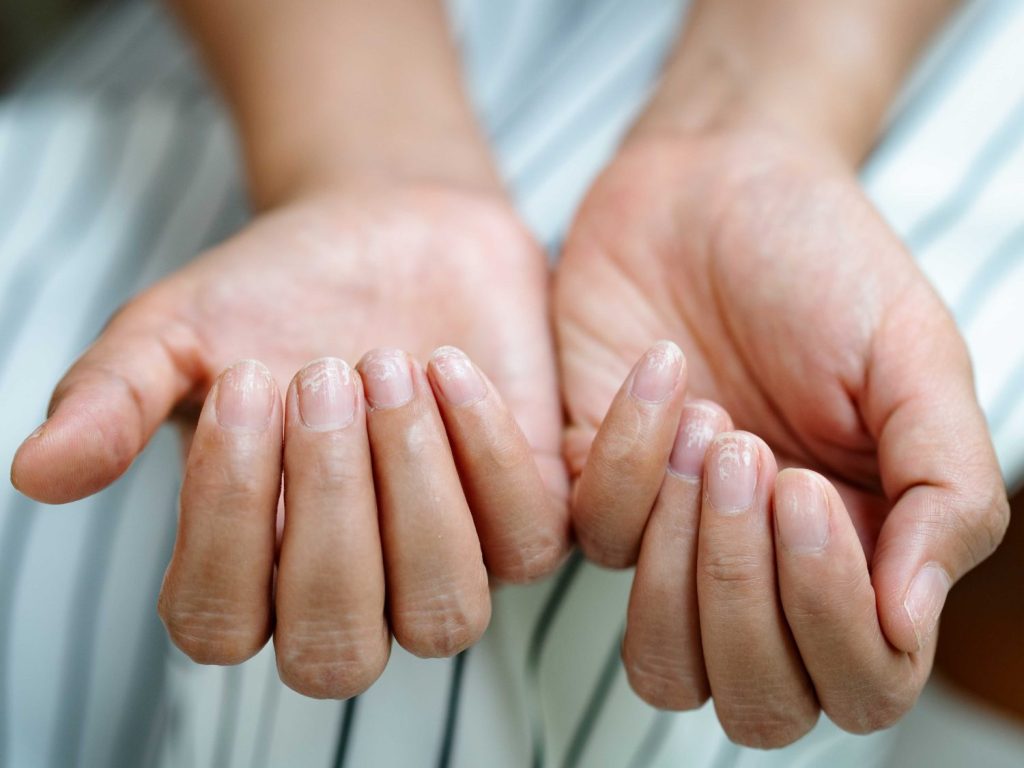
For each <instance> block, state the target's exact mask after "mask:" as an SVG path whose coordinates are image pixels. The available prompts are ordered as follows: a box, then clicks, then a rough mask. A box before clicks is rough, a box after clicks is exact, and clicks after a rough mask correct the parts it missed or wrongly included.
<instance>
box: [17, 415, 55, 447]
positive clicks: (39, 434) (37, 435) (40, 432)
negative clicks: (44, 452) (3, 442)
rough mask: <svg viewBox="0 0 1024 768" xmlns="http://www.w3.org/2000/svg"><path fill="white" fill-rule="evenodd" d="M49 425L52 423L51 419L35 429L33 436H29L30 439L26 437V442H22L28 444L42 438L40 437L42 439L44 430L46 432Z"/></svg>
mask: <svg viewBox="0 0 1024 768" xmlns="http://www.w3.org/2000/svg"><path fill="white" fill-rule="evenodd" d="M49 423H50V420H49V419H47V420H46V421H44V422H43V423H42V424H40V425H39V426H38V427H36V428H35V429H33V430H32V434H30V435H29V436H28V437H26V438H25V439H24V440H22V441H21V442H23V443H27V442H28V441H29V440H36V439H37V438H40V437H42V436H43V430H45V429H46V425H47V424H49Z"/></svg>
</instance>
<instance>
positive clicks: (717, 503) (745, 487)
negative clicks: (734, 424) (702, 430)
mask: <svg viewBox="0 0 1024 768" xmlns="http://www.w3.org/2000/svg"><path fill="white" fill-rule="evenodd" d="M709 453H710V455H711V460H710V461H709V462H708V466H707V468H706V471H705V476H706V478H707V480H706V483H707V494H708V501H710V502H711V506H712V507H714V508H715V509H716V510H717V511H719V512H741V511H743V510H745V509H747V508H749V507H750V505H751V504H753V503H754V488H755V487H756V485H757V465H758V456H757V445H756V444H755V443H754V439H753V438H752V437H751V436H750V435H747V434H744V433H742V432H734V433H730V434H728V435H725V436H720V437H718V438H716V439H715V440H714V441H712V446H711V448H710V449H709Z"/></svg>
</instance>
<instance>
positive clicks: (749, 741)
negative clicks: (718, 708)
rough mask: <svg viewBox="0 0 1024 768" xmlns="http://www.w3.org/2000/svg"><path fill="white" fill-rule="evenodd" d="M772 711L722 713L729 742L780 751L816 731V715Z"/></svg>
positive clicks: (756, 709) (763, 708)
mask: <svg viewBox="0 0 1024 768" xmlns="http://www.w3.org/2000/svg"><path fill="white" fill-rule="evenodd" d="M796 709H797V708H796V707H794V708H792V710H791V711H786V710H783V709H781V708H779V707H772V708H769V707H767V706H764V705H755V706H748V707H744V708H741V709H734V710H733V711H732V712H731V713H729V714H728V715H723V713H721V712H720V713H719V720H720V722H721V724H722V729H723V730H724V731H725V734H726V736H728V737H729V740H730V741H732V742H734V743H736V744H739V745H740V746H743V747H749V748H752V749H780V748H782V747H786V746H789V745H790V744H793V743H794V742H796V741H798V740H799V739H800V738H802V737H803V736H805V735H807V733H808V732H809V731H810V730H811V729H812V728H813V727H814V724H815V723H816V722H817V716H816V715H809V714H806V713H801V712H797V711H796Z"/></svg>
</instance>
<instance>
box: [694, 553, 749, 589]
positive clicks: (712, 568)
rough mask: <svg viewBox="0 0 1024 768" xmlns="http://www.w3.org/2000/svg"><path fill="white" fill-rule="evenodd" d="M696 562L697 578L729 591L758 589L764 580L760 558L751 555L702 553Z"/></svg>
mask: <svg viewBox="0 0 1024 768" xmlns="http://www.w3.org/2000/svg"><path fill="white" fill-rule="evenodd" d="M698 562H699V569H700V574H699V576H701V577H703V578H704V579H706V580H707V581H708V582H710V583H711V584H713V585H718V586H720V587H722V588H723V589H727V590H730V591H734V590H745V589H748V588H750V589H752V588H756V587H759V586H760V585H761V584H762V583H763V581H764V579H765V570H764V568H763V563H762V561H761V558H760V557H758V556H757V555H755V554H753V553H746V552H715V553H710V554H705V553H703V552H702V553H701V556H700V557H699V559H698Z"/></svg>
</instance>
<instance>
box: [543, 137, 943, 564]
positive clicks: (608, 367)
mask: <svg viewBox="0 0 1024 768" xmlns="http://www.w3.org/2000/svg"><path fill="white" fill-rule="evenodd" d="M806 157H807V152H806V150H804V151H802V152H801V154H800V155H795V154H793V153H790V152H788V151H787V150H786V149H785V148H781V147H779V146H777V145H756V144H755V145H744V146H743V147H738V146H736V145H733V144H728V143H723V144H722V145H720V146H717V147H716V146H711V147H703V148H698V147H695V146H687V145H683V144H681V143H679V142H675V143H669V142H665V143H655V142H648V143H647V144H646V145H634V147H632V148H631V149H628V150H626V151H625V152H624V153H623V155H622V156H621V157H620V159H619V160H617V161H616V163H615V164H614V165H613V166H612V168H611V169H610V170H609V171H607V172H606V174H605V176H604V177H603V178H602V179H601V180H600V181H599V182H598V184H597V185H596V187H595V189H594V191H593V192H592V194H591V197H590V198H589V199H588V201H587V203H586V204H585V205H584V207H583V209H582V211H581V213H580V216H579V218H578V221H577V223H576V226H575V228H574V231H573V233H572V235H571V237H570V239H569V242H568V245H567V248H566V252H565V256H564V260H563V263H562V264H561V266H560V268H559V275H558V290H557V296H558V299H557V303H556V318H557V326H558V331H559V338H560V344H561V349H562V365H563V375H564V388H565V392H566V405H567V408H568V412H569V416H570V422H571V429H572V431H571V432H570V436H569V440H568V452H569V455H570V463H571V465H573V467H574V468H578V467H579V466H580V465H581V464H582V461H583V458H584V456H585V449H586V446H587V445H588V443H589V436H591V435H592V434H593V432H594V430H596V428H597V426H598V425H599V424H600V422H601V419H602V418H603V416H604V413H605V411H606V409H607V407H608V404H609V403H610V402H611V400H612V397H613V395H614V393H615V391H616V389H617V388H618V386H619V385H620V384H621V382H622V381H623V379H624V378H625V376H626V374H627V372H628V371H629V368H630V366H631V365H632V364H633V362H634V361H635V360H636V359H637V358H638V357H639V356H640V354H641V353H642V352H643V350H644V349H645V348H646V347H647V346H648V345H649V344H650V343H651V342H652V341H654V340H655V339H658V338H671V339H674V340H676V341H677V342H678V343H679V344H680V345H681V346H682V348H683V350H684V352H685V353H686V355H687V361H688V366H689V372H690V378H689V381H690V385H689V386H690V394H691V396H693V397H706V398H710V399H713V400H716V401H718V402H719V403H721V404H722V405H723V406H724V407H725V408H726V409H727V410H728V411H729V412H730V413H731V414H732V416H733V418H734V420H735V421H736V424H737V426H738V427H740V428H744V429H748V430H750V431H753V432H755V433H757V434H760V435H762V436H763V437H764V438H765V439H766V440H767V441H768V442H769V444H770V445H771V446H772V448H773V449H774V450H775V451H776V453H777V455H778V457H779V459H780V462H781V463H783V464H799V465H804V466H810V467H814V468H816V469H819V470H821V471H823V472H825V473H826V474H828V475H830V476H831V477H832V479H833V480H836V481H837V482H838V483H839V484H840V487H841V488H842V489H843V491H844V493H845V494H846V495H847V496H848V502H849V503H850V504H851V507H850V508H851V512H852V513H853V514H854V515H855V517H856V522H857V523H858V529H859V530H860V532H861V534H862V538H864V539H865V543H866V544H867V545H868V546H869V548H870V543H871V541H872V540H873V539H874V536H873V534H874V533H875V532H876V531H877V528H878V525H879V524H880V523H881V519H882V513H883V512H884V511H885V509H886V508H887V506H888V505H885V504H884V503H882V499H881V498H880V494H879V493H878V491H879V488H880V478H879V469H878V460H877V450H876V442H875V439H874V438H873V437H872V434H870V430H869V429H868V428H867V427H866V426H865V418H864V417H865V413H864V406H865V400H866V399H867V398H868V396H869V394H870V393H869V391H868V389H867V384H868V376H869V373H870V372H871V371H872V370H873V369H877V370H879V371H881V372H882V373H883V375H884V376H886V377H887V376H889V375H890V374H892V373H893V372H894V370H895V368H897V367H898V366H899V364H900V361H899V360H893V359H891V358H892V356H893V355H897V354H899V350H900V349H901V348H903V347H905V346H907V344H908V343H912V341H913V337H912V336H911V334H913V335H917V334H920V335H921V336H922V337H927V336H928V335H929V334H930V333H931V331H932V330H935V329H938V331H937V333H939V335H941V332H942V331H945V330H946V326H948V324H949V319H948V316H947V315H946V314H945V313H944V312H943V310H942V309H941V306H940V305H939V303H938V302H937V300H936V298H935V296H934V295H933V294H932V293H931V291H930V290H929V289H928V288H927V286H926V285H925V283H924V281H923V278H921V277H920V275H919V273H917V271H916V269H915V268H914V266H913V264H912V263H911V262H910V260H909V258H908V256H907V255H906V253H905V252H904V251H903V249H902V248H901V246H900V245H899V243H898V242H897V240H896V239H895V238H894V237H893V235H892V234H891V233H890V232H889V231H888V230H887V228H886V227H885V226H884V224H883V223H882V222H881V221H880V219H879V218H878V217H877V215H876V214H874V213H873V211H872V210H871V208H870V206H869V204H868V203H867V201H866V200H865V199H864V197H863V195H862V194H861V193H860V192H859V190H858V188H857V185H856V183H855V181H854V180H853V179H852V178H850V177H849V176H848V175H846V174H843V173H842V172H841V171H838V170H836V169H833V168H832V167H830V166H829V164H827V163H826V162H824V161H822V162H818V161H814V160H808V159H805V158H806ZM898 317H913V318H915V319H916V321H917V322H918V323H919V325H918V326H917V327H916V328H914V327H905V326H902V325H901V324H899V323H898V322H896V318H898ZM611 318H615V320H614V322H611V321H610V319H611ZM855 488H857V489H862V490H865V491H867V493H864V492H855V491H854V489H855Z"/></svg>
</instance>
